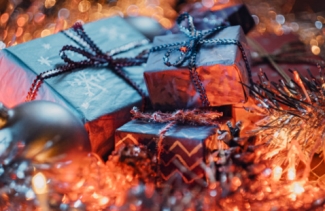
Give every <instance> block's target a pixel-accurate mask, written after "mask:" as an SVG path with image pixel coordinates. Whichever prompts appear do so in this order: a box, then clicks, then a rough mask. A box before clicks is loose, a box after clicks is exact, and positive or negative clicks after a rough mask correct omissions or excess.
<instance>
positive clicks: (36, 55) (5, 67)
mask: <svg viewBox="0 0 325 211" xmlns="http://www.w3.org/2000/svg"><path fill="white" fill-rule="evenodd" d="M84 29H85V31H86V33H87V34H88V36H89V37H90V38H91V39H92V40H93V41H94V42H95V44H97V45H98V46H99V48H100V49H101V50H102V51H104V52H106V51H109V50H112V49H116V48H118V47H121V46H124V45H126V44H128V43H131V42H137V41H141V40H144V39H145V37H144V36H143V35H142V34H140V33H139V32H138V31H136V30H135V29H133V28H132V27H131V26H129V25H128V24H127V23H126V22H125V21H124V20H123V19H122V18H120V17H113V18H108V19H103V20H100V21H97V22H93V23H89V24H85V25H84ZM64 45H74V46H77V44H76V43H74V42H73V41H72V40H71V39H69V38H68V37H67V36H65V35H64V34H63V33H58V34H54V35H51V36H47V37H44V38H40V39H36V40H33V41H30V42H28V43H24V44H20V45H17V46H13V47H10V48H7V49H4V50H2V51H0V78H1V83H0V102H3V103H4V104H5V105H7V106H8V107H13V106H15V105H17V104H19V103H22V102H24V100H25V98H26V95H27V92H28V90H29V88H30V87H31V84H32V82H33V80H34V79H35V77H36V75H37V74H39V73H42V72H44V71H47V70H50V69H54V68H55V67H57V66H60V65H63V64H64V63H63V60H62V59H61V58H60V56H59V51H60V50H61V48H62V47H63V46H64ZM146 47H148V46H142V47H139V48H136V49H134V50H131V51H128V52H125V53H122V54H119V55H118V57H134V56H136V55H137V54H138V53H140V52H141V51H142V50H144V49H145V48H146ZM68 53H69V56H70V57H71V58H73V59H74V60H81V59H84V58H83V57H82V56H80V55H78V54H76V53H73V52H68ZM124 70H125V72H126V74H127V75H128V76H129V78H130V79H131V80H132V81H134V82H135V83H137V84H138V85H139V86H140V87H141V89H142V90H146V87H145V83H144V81H143V67H142V66H136V67H127V68H124ZM36 100H49V101H53V102H56V103H59V104H61V105H63V106H65V107H67V108H69V109H70V110H72V111H73V112H74V114H76V115H77V116H78V117H79V118H80V119H81V120H82V121H83V122H84V124H85V127H86V129H87V130H88V132H89V136H90V140H91V144H92V149H93V151H95V152H97V153H98V154H100V155H102V156H104V154H106V153H107V152H108V151H109V150H111V149H112V148H113V146H114V131H115V129H116V128H118V127H120V126H121V125H123V124H124V123H126V122H127V121H128V120H129V119H130V112H129V111H130V110H131V108H132V107H133V106H140V105H141V101H142V98H141V96H140V95H139V94H138V92H137V91H136V90H134V89H133V88H132V87H131V86H130V85H128V84H127V83H126V82H125V81H124V80H123V79H121V78H120V77H118V76H117V75H116V74H115V73H113V72H112V71H111V70H110V69H109V68H107V67H103V68H86V69H83V70H76V71H73V72H70V73H67V74H61V75H59V76H56V77H53V78H50V79H46V80H45V81H44V83H43V84H42V86H41V88H40V90H39V92H38V94H37V97H36ZM49 112H51V111H49Z"/></svg>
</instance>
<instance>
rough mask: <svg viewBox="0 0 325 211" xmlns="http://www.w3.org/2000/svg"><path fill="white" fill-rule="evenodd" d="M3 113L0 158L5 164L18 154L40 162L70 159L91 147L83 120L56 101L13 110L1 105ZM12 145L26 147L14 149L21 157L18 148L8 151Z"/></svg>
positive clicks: (25, 104)
mask: <svg viewBox="0 0 325 211" xmlns="http://www.w3.org/2000/svg"><path fill="white" fill-rule="evenodd" d="M0 113H1V115H0V118H1V129H0V134H1V151H0V157H1V160H2V162H4V163H7V162H11V160H10V159H12V158H15V159H18V158H19V157H23V158H24V159H31V160H33V162H37V163H46V162H54V161H69V160H74V159H78V157H79V158H80V157H83V156H85V154H86V152H90V150H91V149H90V143H89V139H88V135H87V133H86V131H85V129H84V127H83V125H82V123H81V121H80V120H78V119H77V118H76V117H75V116H73V114H71V113H70V112H69V111H67V110H66V109H64V108H62V107H61V106H59V105H57V104H54V103H51V102H46V101H35V102H29V103H24V104H21V105H18V106H16V107H14V108H13V109H8V108H6V107H4V106H3V105H1V111H0ZM35 114H37V115H35ZM12 147H19V149H23V151H22V152H20V151H19V149H15V150H16V153H17V154H20V155H19V156H18V158H17V154H14V152H15V150H14V151H12V150H9V149H11V148H12ZM17 150H18V151H17Z"/></svg>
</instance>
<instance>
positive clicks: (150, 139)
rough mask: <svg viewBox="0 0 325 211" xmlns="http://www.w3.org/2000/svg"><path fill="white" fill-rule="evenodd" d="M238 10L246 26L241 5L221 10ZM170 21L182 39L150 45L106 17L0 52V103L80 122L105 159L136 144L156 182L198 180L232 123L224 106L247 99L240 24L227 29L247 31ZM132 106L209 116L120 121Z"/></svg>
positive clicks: (159, 39) (126, 118)
mask: <svg viewBox="0 0 325 211" xmlns="http://www.w3.org/2000/svg"><path fill="white" fill-rule="evenodd" d="M243 8H244V9H243ZM237 12H238V14H241V13H243V14H241V15H244V17H246V18H248V19H250V20H251V16H250V15H249V13H248V11H247V9H246V8H245V7H244V6H242V5H241V6H235V7H233V8H230V9H229V8H227V9H226V10H224V11H223V13H226V14H229V17H233V16H234V13H237ZM217 14H218V13H217ZM212 15H213V13H212ZM211 17H214V16H211ZM214 18H216V17H214ZM230 19H231V18H230ZM225 21H226V19H225ZM225 21H223V22H225ZM177 23H178V27H179V29H180V31H181V33H178V34H170V35H165V36H158V37H155V39H154V41H153V43H152V44H149V43H148V41H147V39H146V38H145V37H144V36H143V35H141V34H140V33H139V32H138V31H137V30H136V29H134V28H133V27H132V26H130V25H129V24H128V23H127V22H125V21H124V20H123V19H122V18H119V17H113V18H109V19H103V20H100V21H97V22H94V23H89V24H85V25H84V29H83V27H82V26H81V25H80V24H79V25H78V24H77V25H75V26H74V27H73V28H72V29H70V30H66V31H63V32H61V33H58V34H54V35H51V36H47V37H44V38H41V39H36V40H33V41H30V42H28V43H24V44H20V45H17V46H13V47H10V48H7V49H4V50H2V51H1V52H0V57H1V63H0V65H1V67H0V78H1V85H0V92H1V95H0V101H1V102H3V103H4V104H5V105H6V106H8V107H13V106H16V105H17V104H20V103H22V102H24V100H25V99H26V100H27V101H30V100H48V101H53V102H56V103H58V104H61V105H63V106H64V107H66V108H68V109H69V110H70V111H72V112H73V113H74V114H75V115H76V116H77V117H78V118H79V119H80V120H82V122H83V123H84V125H85V128H86V130H87V131H88V134H89V138H90V142H91V148H92V151H94V152H96V153H97V154H99V155H100V156H102V157H103V158H104V159H105V158H106V157H107V155H108V154H109V153H110V152H111V151H112V150H113V148H114V143H115V149H116V150H118V149H119V148H120V147H121V146H122V144H126V143H133V144H142V145H146V146H147V147H148V148H149V149H150V150H152V152H153V154H155V156H156V157H157V160H158V164H157V171H159V172H158V173H159V174H160V176H161V177H162V178H164V179H168V178H170V177H171V176H173V175H174V174H175V173H176V172H184V168H185V169H186V171H188V172H194V173H195V176H193V175H183V176H182V177H183V180H184V181H185V182H187V183H191V182H193V181H194V180H196V179H202V178H203V177H204V168H203V166H204V163H205V161H206V159H207V158H208V155H209V153H210V152H212V151H214V150H215V149H217V148H218V147H220V143H219V146H218V138H217V137H218V134H217V131H225V130H229V129H231V128H232V126H231V125H232V124H233V123H235V122H236V121H238V120H240V119H238V118H236V117H235V115H234V114H233V113H235V112H234V111H233V107H232V105H234V104H238V103H245V102H246V101H247V99H248V95H249V93H248V90H247V88H245V86H244V84H249V83H250V82H251V72H250V64H249V63H250V52H249V49H248V46H247V43H246V39H245V34H244V32H243V30H242V28H241V27H240V26H226V25H231V24H232V25H237V24H243V26H244V27H245V32H247V31H248V30H249V29H250V28H252V26H253V24H252V22H249V23H250V24H248V25H247V22H245V23H241V22H239V23H238V22H236V21H235V22H234V23H233V22H231V21H229V23H228V24H224V25H222V26H219V25H214V26H210V25H206V24H205V25H202V26H198V24H199V23H198V22H196V23H195V25H194V23H193V18H192V17H191V16H189V15H188V14H187V13H184V14H183V15H181V16H180V17H179V18H178V20H177ZM196 26H198V28H199V29H201V31H200V30H196V28H195V27H196ZM92 40H93V41H92ZM104 51H105V52H108V53H104ZM59 52H60V54H59ZM148 55H149V57H148ZM60 57H61V58H60ZM62 60H63V61H62ZM45 70H47V71H45ZM147 90H148V91H147ZM147 93H148V94H147ZM147 97H149V99H150V102H151V104H150V103H149V101H148V100H147ZM141 105H142V109H145V111H147V112H152V110H150V108H151V106H152V108H153V109H154V111H158V110H159V111H166V112H173V111H175V110H177V109H185V110H184V111H183V110H179V111H182V112H184V113H186V112H189V111H187V110H186V109H194V110H193V113H191V115H192V117H191V118H194V119H195V116H196V117H198V116H200V115H201V116H202V115H207V116H210V117H209V118H210V119H209V121H207V122H203V123H202V121H196V120H194V121H193V120H192V119H191V120H184V118H183V117H184V116H183V117H182V118H176V120H166V121H165V122H159V121H157V122H155V121H152V122H148V121H145V120H143V118H139V119H137V120H132V121H131V122H128V121H129V120H130V110H131V109H132V107H134V106H138V107H141ZM196 109H198V110H196ZM219 111H220V112H219ZM49 112H51V111H49ZM222 113H223V116H222ZM174 114H175V113H174ZM180 115H184V114H180V113H179V112H178V113H177V112H176V116H180ZM221 116H222V117H221ZM198 119H200V118H198ZM147 120H148V119H147ZM127 122H128V123H127ZM226 122H228V126H227V125H226ZM229 122H230V123H229ZM125 123H126V124H125ZM122 125H123V126H122ZM116 129H117V130H116ZM115 130H116V132H115ZM114 139H115V140H114ZM179 164H180V165H179ZM180 166H182V168H180Z"/></svg>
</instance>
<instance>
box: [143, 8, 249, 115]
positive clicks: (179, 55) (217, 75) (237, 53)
mask: <svg viewBox="0 0 325 211" xmlns="http://www.w3.org/2000/svg"><path fill="white" fill-rule="evenodd" d="M185 20H188V22H187V24H188V25H189V26H188V27H183V26H182V25H181V24H182V23H183V21H185ZM177 23H178V25H179V27H180V29H181V30H182V32H183V33H184V34H176V35H166V36H158V37H156V38H155V40H154V43H153V48H152V50H151V53H150V56H149V59H148V62H147V66H146V71H145V73H144V75H145V80H146V84H147V87H148V92H149V96H150V100H151V102H152V104H153V107H154V108H155V109H156V110H174V109H177V108H179V109H183V108H195V107H207V106H220V105H231V104H236V103H240V102H245V101H246V100H247V94H248V93H247V90H245V88H243V86H242V84H240V83H239V82H243V83H246V84H247V83H249V81H250V77H251V75H250V74H251V72H250V66H249V60H250V55H249V51H248V50H247V45H246V42H245V36H244V34H243V32H242V30H241V28H240V27H239V26H233V27H226V28H225V27H216V28H213V29H210V30H206V31H197V30H195V28H194V26H193V19H192V17H190V16H189V15H188V14H186V13H184V14H183V15H181V16H180V17H179V18H178V21H177ZM246 52H247V53H246ZM157 81H159V83H157Z"/></svg>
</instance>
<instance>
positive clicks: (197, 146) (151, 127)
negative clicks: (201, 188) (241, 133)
mask: <svg viewBox="0 0 325 211" xmlns="http://www.w3.org/2000/svg"><path fill="white" fill-rule="evenodd" d="M225 121H226V120H220V127H221V129H226V127H227V126H226V124H225ZM165 126H166V124H165V123H148V122H144V121H141V120H132V121H130V122H128V123H126V124H125V125H123V126H122V127H120V128H118V129H117V130H116V132H115V148H116V150H118V149H119V148H121V147H122V146H123V145H124V144H126V143H131V144H136V145H139V144H142V145H144V146H147V148H148V150H149V151H151V152H152V153H153V154H155V153H156V150H157V146H156V144H157V141H158V139H159V134H160V130H161V129H163V128H164V127H165ZM162 145H163V150H162V152H161V155H160V165H159V169H160V172H159V173H160V176H161V178H162V179H164V180H168V179H169V178H171V177H172V176H173V175H174V174H177V173H180V172H181V170H180V169H179V168H178V167H177V165H175V161H178V162H179V163H180V164H181V165H182V166H183V167H185V168H186V169H187V170H189V171H191V172H193V173H194V174H195V177H191V176H190V175H188V174H186V173H185V174H182V173H180V175H181V176H182V179H183V181H184V182H186V183H193V182H194V181H195V180H196V179H202V178H204V170H203V168H202V167H201V165H200V164H201V163H202V162H205V160H206V157H207V156H208V155H209V152H211V151H213V150H215V149H217V147H218V140H217V135H216V127H214V126H194V125H174V126H173V127H172V128H170V129H169V130H168V131H167V133H166V134H165V138H164V139H163V144H162ZM221 145H222V146H223V147H225V145H224V144H222V143H221Z"/></svg>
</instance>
